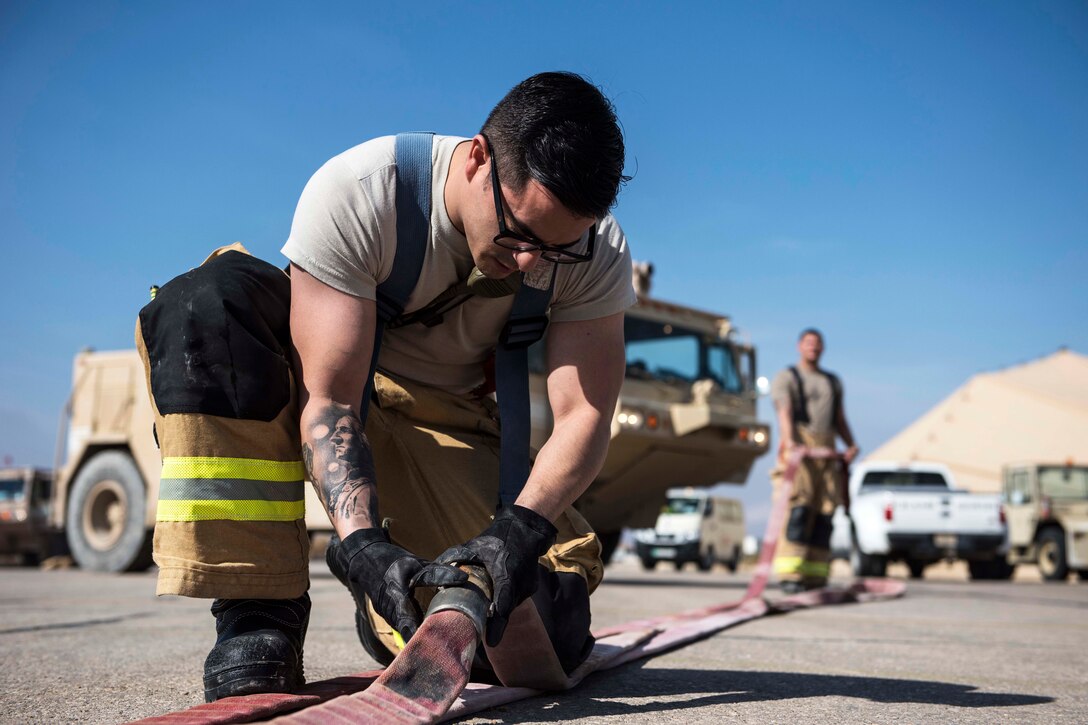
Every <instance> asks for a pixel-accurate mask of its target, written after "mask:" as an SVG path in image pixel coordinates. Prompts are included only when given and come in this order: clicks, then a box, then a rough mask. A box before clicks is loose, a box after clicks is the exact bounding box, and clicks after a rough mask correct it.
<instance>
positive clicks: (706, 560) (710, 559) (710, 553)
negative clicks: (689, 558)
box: [698, 546, 714, 571]
mask: <svg viewBox="0 0 1088 725" xmlns="http://www.w3.org/2000/svg"><path fill="white" fill-rule="evenodd" d="M698 564H699V571H710V570H711V568H713V566H714V547H713V546H708V547H707V548H706V553H705V554H703V555H702V556H700V557H699V561H698Z"/></svg>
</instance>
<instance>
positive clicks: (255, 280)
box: [140, 252, 291, 421]
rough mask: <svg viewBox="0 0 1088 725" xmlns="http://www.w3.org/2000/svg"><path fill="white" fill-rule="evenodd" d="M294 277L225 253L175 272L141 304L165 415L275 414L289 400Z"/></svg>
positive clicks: (154, 382)
mask: <svg viewBox="0 0 1088 725" xmlns="http://www.w3.org/2000/svg"><path fill="white" fill-rule="evenodd" d="M289 313H290V280H289V278H288V277H287V276H286V275H285V274H284V273H283V272H282V271H281V270H279V269H277V268H275V267H273V266H272V265H270V264H268V263H267V262H262V261H261V260H259V259H257V258H255V257H251V256H249V255H247V254H243V253H241V252H227V253H224V254H220V255H218V256H215V257H213V258H212V259H210V260H209V261H208V262H206V263H205V264H204V265H202V266H200V267H197V268H196V269H193V270H191V271H190V272H187V273H186V274H183V275H180V276H179V277H176V278H174V279H173V280H171V281H170V282H169V283H167V284H166V285H164V286H163V287H162V288H161V289H160V290H159V293H158V295H156V297H155V299H154V300H153V301H152V302H151V303H150V304H148V305H147V306H146V307H144V308H143V309H142V310H140V329H141V332H142V335H143V341H144V345H145V346H146V348H147V353H148V365H149V368H150V376H151V392H152V395H153V397H154V399H155V404H156V406H157V408H158V411H159V413H160V414H161V415H169V414H172V413H199V414H206V415H217V416H222V417H228V418H237V419H246V420H261V421H270V420H272V419H274V418H275V417H276V416H277V415H278V414H279V412H280V411H281V410H283V407H284V406H285V405H286V404H287V403H288V401H289V399H290V394H291V392H290V362H289V360H288V357H287V352H286V351H287V350H288V349H289V347H290V332H289V327H288V322H289Z"/></svg>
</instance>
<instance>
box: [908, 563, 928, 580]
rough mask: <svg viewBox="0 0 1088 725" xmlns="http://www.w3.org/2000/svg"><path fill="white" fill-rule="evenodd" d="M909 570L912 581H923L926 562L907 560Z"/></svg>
mask: <svg viewBox="0 0 1088 725" xmlns="http://www.w3.org/2000/svg"><path fill="white" fill-rule="evenodd" d="M907 568H908V569H910V578H911V579H921V578H922V575H923V574H924V573H925V570H926V562H924V561H919V560H918V559H907Z"/></svg>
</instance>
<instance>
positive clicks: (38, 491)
mask: <svg viewBox="0 0 1088 725" xmlns="http://www.w3.org/2000/svg"><path fill="white" fill-rule="evenodd" d="M33 495H34V503H36V504H39V503H46V502H48V501H49V500H50V499H51V498H52V495H53V482H52V481H51V480H49V479H39V480H38V481H36V482H35V483H34V494H33Z"/></svg>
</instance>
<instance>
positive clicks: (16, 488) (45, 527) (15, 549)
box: [0, 467, 61, 566]
mask: <svg viewBox="0 0 1088 725" xmlns="http://www.w3.org/2000/svg"><path fill="white" fill-rule="evenodd" d="M52 486H53V474H52V473H50V472H49V471H44V470H42V469H40V468H30V467H21V468H0V554H6V555H15V556H17V557H19V558H20V559H21V560H22V563H24V564H26V565H29V566H34V565H36V564H37V563H38V562H40V561H41V560H42V559H45V558H46V557H48V556H51V555H53V554H58V553H61V552H60V550H59V549H58V548H57V546H56V533H57V532H56V530H55V529H53V528H52V527H50V525H49V515H48V512H49V502H50V499H51V491H52Z"/></svg>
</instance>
